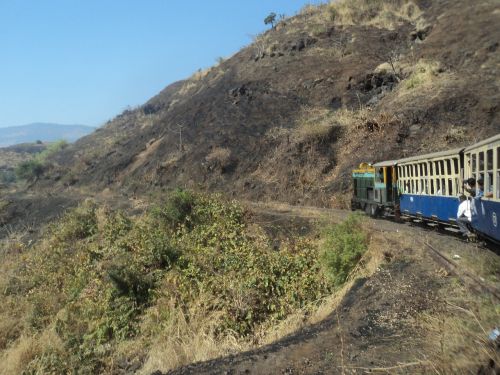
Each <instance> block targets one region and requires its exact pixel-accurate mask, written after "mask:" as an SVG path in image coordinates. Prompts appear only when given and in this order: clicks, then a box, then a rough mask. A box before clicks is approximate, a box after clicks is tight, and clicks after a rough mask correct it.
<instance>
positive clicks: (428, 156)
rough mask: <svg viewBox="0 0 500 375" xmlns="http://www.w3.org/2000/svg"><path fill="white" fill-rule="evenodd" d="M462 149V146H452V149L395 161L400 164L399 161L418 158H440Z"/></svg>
mask: <svg viewBox="0 0 500 375" xmlns="http://www.w3.org/2000/svg"><path fill="white" fill-rule="evenodd" d="M463 150H464V148H463V147H461V148H454V149H451V150H446V151H439V152H433V153H431V154H425V155H417V156H411V157H409V158H404V159H399V160H396V162H397V164H401V163H408V162H411V161H418V160H428V159H437V158H442V157H445V156H451V155H458V154H459V153H460V152H462V151H463Z"/></svg>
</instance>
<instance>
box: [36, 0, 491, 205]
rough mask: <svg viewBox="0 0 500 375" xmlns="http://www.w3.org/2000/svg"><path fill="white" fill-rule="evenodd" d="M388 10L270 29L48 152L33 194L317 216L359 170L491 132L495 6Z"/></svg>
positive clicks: (306, 17)
mask: <svg viewBox="0 0 500 375" xmlns="http://www.w3.org/2000/svg"><path fill="white" fill-rule="evenodd" d="M359 3H360V4H363V3H365V2H364V1H360V2H359ZM388 3H392V4H400V5H401V9H403V10H404V12H403V11H401V10H400V9H396V10H397V11H394V9H393V11H394V12H396V13H394V12H393V13H394V14H393V13H391V12H386V13H387V14H389V15H388V16H387V14H386V13H383V12H379V13H377V12H375V13H374V14H369V13H367V14H364V15H362V16H359V17H358V18H355V17H354V18H353V19H348V18H346V17H347V16H346V15H345V14H343V13H341V12H340V11H338V12H337V13H336V14H337V16H335V17H333V16H332V14H333V13H332V11H331V10H329V9H330V8H328V6H322V7H317V8H311V7H309V8H307V9H305V10H303V11H302V12H301V13H300V14H299V15H297V16H295V17H293V18H290V19H285V20H284V21H281V22H280V23H279V24H278V25H277V27H276V28H275V29H272V30H269V31H267V32H265V33H264V34H262V35H260V36H258V37H256V39H255V41H254V43H252V44H251V45H249V46H248V47H245V48H243V49H242V50H241V51H239V52H238V53H236V54H235V55H234V56H232V57H231V58H229V59H227V60H225V61H223V62H222V63H221V64H220V65H218V66H215V67H213V68H211V69H208V70H207V71H203V72H197V73H196V74H195V75H193V77H191V78H189V79H187V80H185V81H179V82H176V83H174V84H172V85H170V86H168V87H167V88H166V89H165V90H163V91H162V92H161V93H159V94H158V95H157V96H156V97H154V98H152V99H151V100H150V101H149V102H147V103H146V104H144V105H143V106H141V107H139V108H136V109H134V110H128V111H125V112H124V113H122V114H121V115H119V116H117V117H116V118H115V119H113V120H111V121H110V122H109V123H107V124H106V125H105V126H104V127H103V128H101V129H99V130H98V131H96V132H95V133H93V134H92V135H90V136H87V137H85V138H83V139H81V140H80V141H78V142H77V143H76V144H75V145H74V146H72V147H70V148H69V149H67V150H66V151H64V152H63V153H61V154H59V156H58V157H57V158H55V159H54V160H53V162H54V167H53V169H52V171H51V172H50V173H48V174H47V176H46V178H47V180H46V182H45V185H46V186H51V187H52V186H53V182H54V180H56V181H59V186H60V187H61V188H64V187H65V186H68V185H74V184H76V185H78V186H89V187H92V188H94V187H97V188H98V189H105V188H108V187H109V188H112V189H119V190H121V191H123V192H126V193H127V194H140V193H142V192H145V191H149V190H151V189H160V188H162V187H167V188H171V187H177V186H185V187H190V188H195V189H206V190H219V191H224V192H227V193H229V194H232V195H235V196H238V197H240V198H248V199H254V200H255V199H269V200H281V201H288V202H291V203H312V204H316V205H324V206H330V205H335V204H341V203H342V202H340V203H339V202H337V201H335V198H334V199H333V200H332V196H333V194H334V193H338V192H341V191H346V190H347V189H348V186H349V182H348V180H349V170H350V169H351V168H352V167H353V166H355V165H357V164H358V163H359V162H360V161H377V160H381V159H390V158H397V157H402V156H408V155H413V154H417V153H419V152H426V151H436V150H441V149H443V148H448V147H450V148H451V147H454V146H458V145H466V144H468V143H470V142H472V141H473V140H478V139H482V138H486V137H488V136H491V135H493V134H496V133H498V132H499V131H500V121H499V120H500V118H499V107H498V103H499V102H500V94H499V92H500V90H499V86H500V81H499V78H498V67H499V64H500V54H499V49H498V46H499V40H500V28H498V24H499V23H500V9H499V4H498V1H496V0H480V1H474V2H471V1H469V0H458V1H447V0H436V1H428V0H420V1H416V2H415V3H411V4H410V3H409V2H408V1H400V2H388ZM352 4H354V3H352ZM356 4H357V3H356ZM356 4H354V5H352V6H353V7H355V6H357V5H356ZM404 4H406V5H405V6H404V7H403V5H404ZM384 9H385V8H384ZM349 11H353V9H350V10H349ZM345 12H346V11H344V13H345ZM346 14H347V15H350V14H351V13H346ZM340 15H343V18H342V17H340ZM383 17H389V18H388V19H385V18H383ZM391 17H392V18H391ZM332 19H333V20H332ZM390 63H392V65H393V67H394V69H392V67H391V64H390ZM41 186H43V185H41ZM337 199H339V198H337Z"/></svg>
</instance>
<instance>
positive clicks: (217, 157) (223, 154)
mask: <svg viewBox="0 0 500 375" xmlns="http://www.w3.org/2000/svg"><path fill="white" fill-rule="evenodd" d="M230 159H231V150H230V149H228V148H227V147H214V148H213V149H212V151H210V153H209V154H208V155H207V156H205V160H206V161H207V162H208V163H219V164H221V165H225V164H226V163H227V162H228V161H229V160H230Z"/></svg>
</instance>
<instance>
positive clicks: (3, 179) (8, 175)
mask: <svg viewBox="0 0 500 375" xmlns="http://www.w3.org/2000/svg"><path fill="white" fill-rule="evenodd" d="M14 182H16V173H15V172H14V171H11V170H4V171H0V183H3V184H12V183H14Z"/></svg>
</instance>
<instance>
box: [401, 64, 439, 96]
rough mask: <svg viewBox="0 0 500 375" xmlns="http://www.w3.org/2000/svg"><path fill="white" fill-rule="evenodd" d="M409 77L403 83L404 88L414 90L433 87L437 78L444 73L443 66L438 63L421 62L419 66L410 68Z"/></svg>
mask: <svg viewBox="0 0 500 375" xmlns="http://www.w3.org/2000/svg"><path fill="white" fill-rule="evenodd" d="M407 70H408V71H409V75H408V77H407V78H406V79H405V80H404V81H403V82H402V83H403V88H404V89H406V90H413V89H415V88H419V87H426V86H429V85H432V84H433V82H434V81H435V80H436V77H438V76H439V75H440V73H443V69H442V68H441V65H440V64H439V63H438V62H436V61H427V60H419V61H418V62H417V64H415V65H414V66H412V67H408V68H407Z"/></svg>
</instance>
